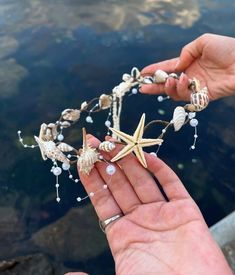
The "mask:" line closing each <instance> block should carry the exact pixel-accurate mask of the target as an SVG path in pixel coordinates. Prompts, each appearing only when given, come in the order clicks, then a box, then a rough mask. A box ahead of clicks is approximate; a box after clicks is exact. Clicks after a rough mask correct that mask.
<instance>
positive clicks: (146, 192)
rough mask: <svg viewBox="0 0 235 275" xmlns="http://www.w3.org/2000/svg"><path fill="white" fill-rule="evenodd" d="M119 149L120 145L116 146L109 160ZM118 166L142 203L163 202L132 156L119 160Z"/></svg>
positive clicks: (151, 178)
mask: <svg viewBox="0 0 235 275" xmlns="http://www.w3.org/2000/svg"><path fill="white" fill-rule="evenodd" d="M107 139H110V137H107ZM121 148H122V146H121V145H116V148H115V150H113V151H111V152H110V153H109V157H110V159H111V158H113V157H114V156H115V155H116V154H117V153H118V152H119V151H120V150H121ZM118 164H119V165H120V166H121V167H122V170H123V172H124V173H125V175H126V177H127V178H128V180H129V182H130V184H131V185H132V187H133V189H134V191H135V193H136V195H137V196H138V198H139V199H140V201H141V202H142V203H151V202H156V201H165V199H164V197H163V195H162V193H161V191H160V190H159V188H158V186H157V184H156V182H155V180H154V179H153V177H152V176H151V175H150V173H149V172H148V171H147V170H146V169H145V168H144V167H143V166H142V165H141V164H140V163H139V161H138V160H137V159H136V157H135V156H134V155H133V154H129V155H127V156H126V157H124V158H123V159H121V160H119V161H118Z"/></svg>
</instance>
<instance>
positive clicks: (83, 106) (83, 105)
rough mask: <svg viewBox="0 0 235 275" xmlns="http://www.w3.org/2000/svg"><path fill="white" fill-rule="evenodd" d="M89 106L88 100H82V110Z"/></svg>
mask: <svg viewBox="0 0 235 275" xmlns="http://www.w3.org/2000/svg"><path fill="white" fill-rule="evenodd" d="M87 106H88V104H87V102H86V101H84V102H82V104H81V108H80V109H81V111H83V110H85V109H86V108H87Z"/></svg>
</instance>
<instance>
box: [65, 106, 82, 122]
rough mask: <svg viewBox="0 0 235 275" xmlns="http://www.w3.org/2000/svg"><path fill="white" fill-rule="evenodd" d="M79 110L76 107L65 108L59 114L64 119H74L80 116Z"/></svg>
mask: <svg viewBox="0 0 235 275" xmlns="http://www.w3.org/2000/svg"><path fill="white" fill-rule="evenodd" d="M80 114H81V111H80V110H78V109H65V110H64V111H63V112H62V113H61V115H62V118H63V119H64V120H70V121H76V120H78V119H79V118H80Z"/></svg>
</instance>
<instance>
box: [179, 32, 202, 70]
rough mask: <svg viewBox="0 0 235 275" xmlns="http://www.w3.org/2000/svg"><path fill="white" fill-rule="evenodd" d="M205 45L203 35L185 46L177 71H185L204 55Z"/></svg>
mask: <svg viewBox="0 0 235 275" xmlns="http://www.w3.org/2000/svg"><path fill="white" fill-rule="evenodd" d="M203 47H204V45H203V39H202V36H201V37H199V38H197V39H195V40H194V41H192V42H191V43H189V44H187V45H186V46H184V47H183V49H182V50H181V53H180V57H179V60H178V62H177V64H176V66H175V71H185V70H186V69H187V68H188V67H189V66H190V65H191V64H192V63H193V62H194V61H195V60H196V59H197V58H199V57H200V56H201V55H202V51H203Z"/></svg>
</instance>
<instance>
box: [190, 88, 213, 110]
mask: <svg viewBox="0 0 235 275" xmlns="http://www.w3.org/2000/svg"><path fill="white" fill-rule="evenodd" d="M191 104H192V105H193V106H194V111H196V112H199V111H202V110H204V109H205V108H206V107H207V105H208V104H209V97H208V89H207V87H204V88H203V89H202V90H200V91H199V92H195V93H192V94H191Z"/></svg>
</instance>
